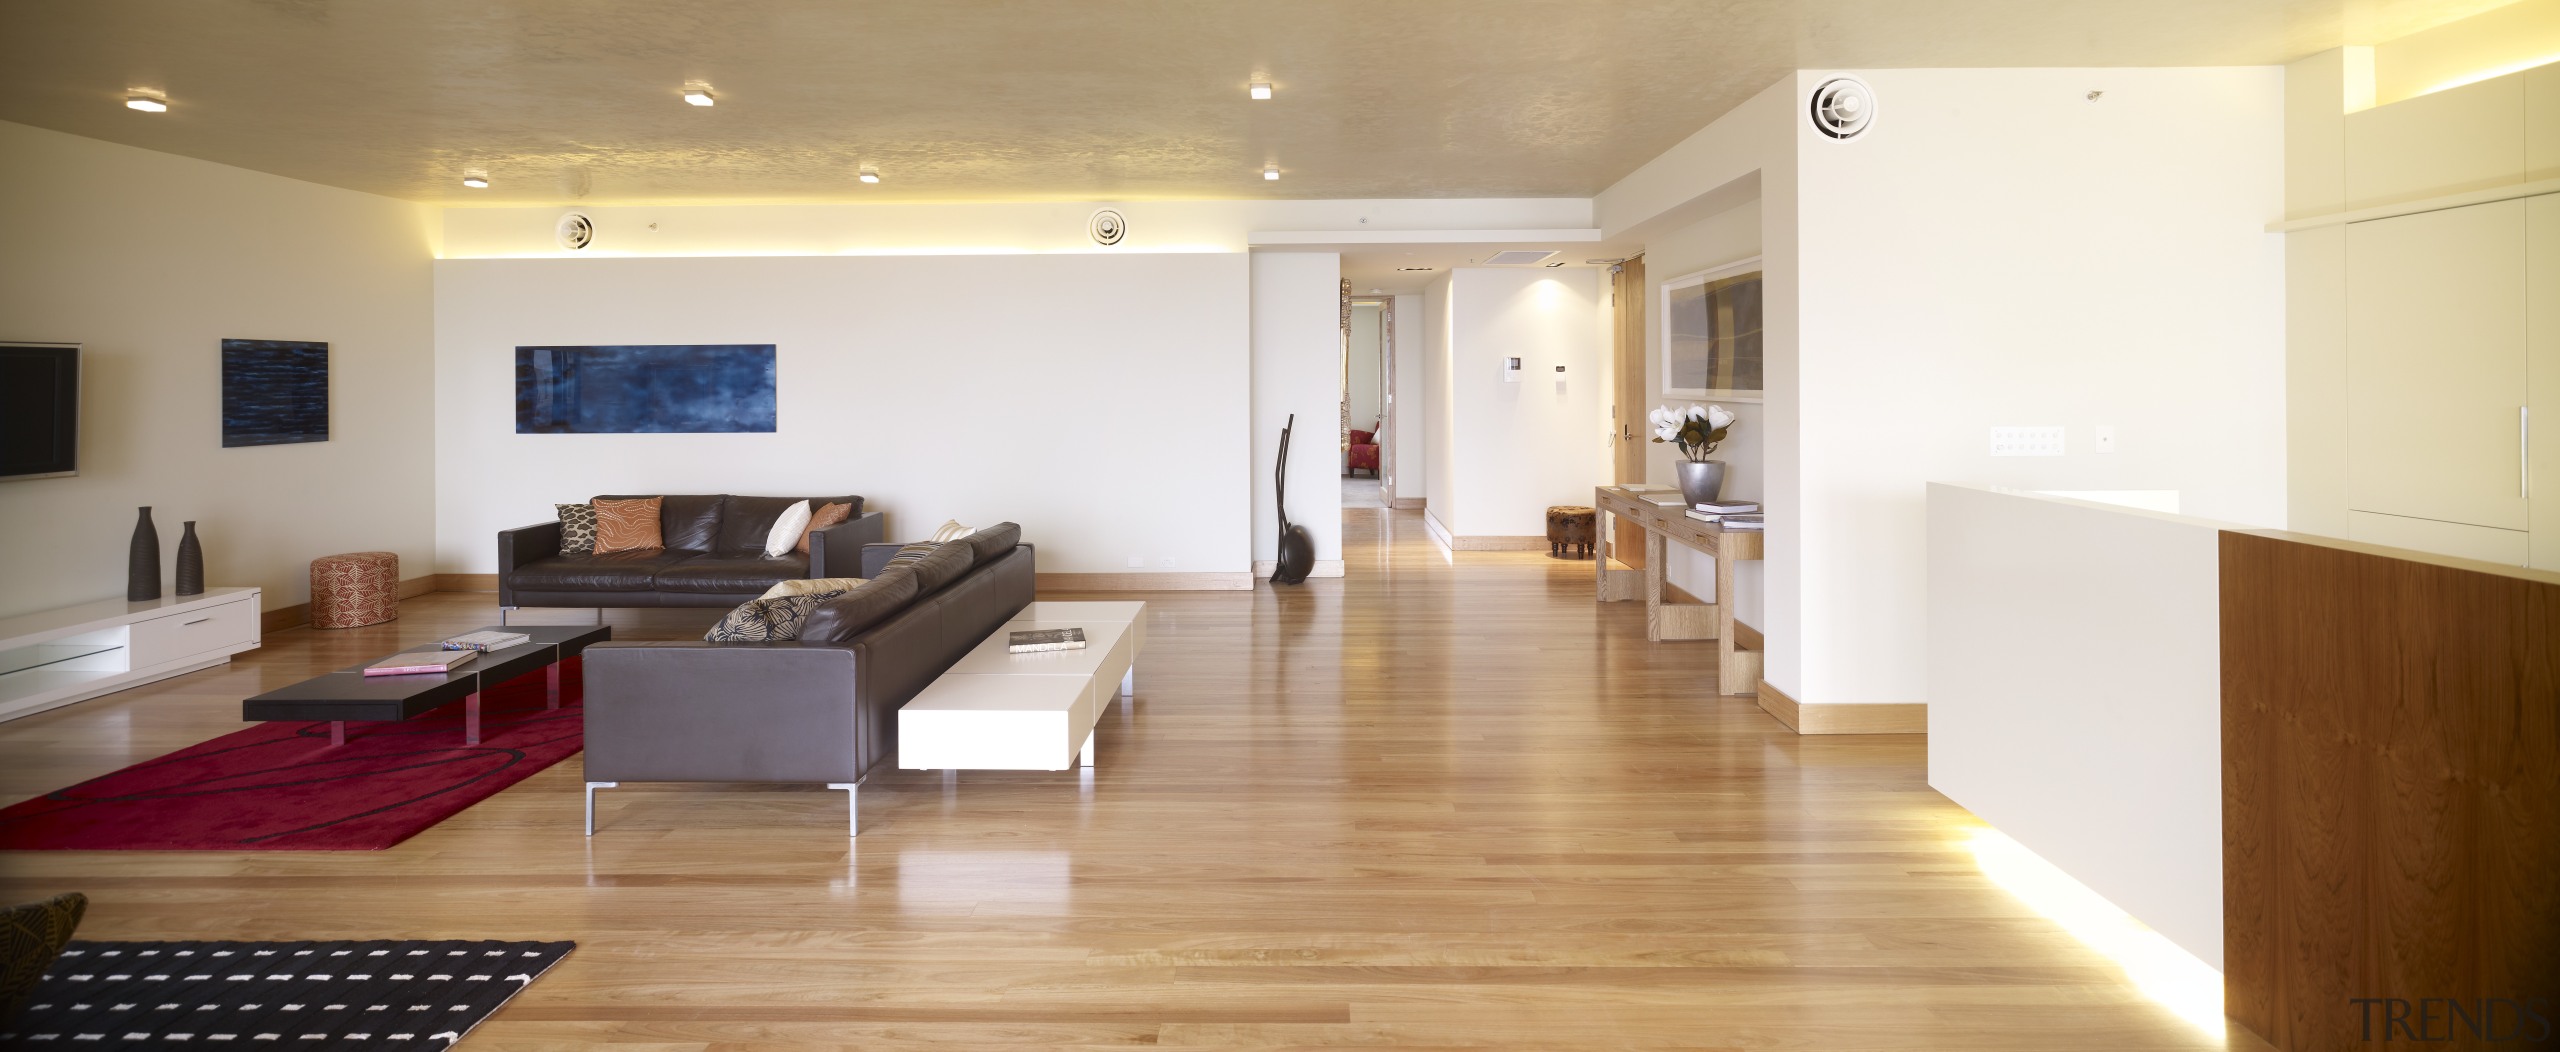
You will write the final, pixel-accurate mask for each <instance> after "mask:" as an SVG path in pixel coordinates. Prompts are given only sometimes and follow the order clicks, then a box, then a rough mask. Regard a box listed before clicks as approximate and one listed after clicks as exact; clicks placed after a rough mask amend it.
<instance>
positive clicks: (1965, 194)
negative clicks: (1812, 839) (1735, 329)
mask: <svg viewBox="0 0 2560 1052" xmlns="http://www.w3.org/2000/svg"><path fill="white" fill-rule="evenodd" d="M1862 75H1863V76H1864V77H1865V78H1866V80H1867V81H1868V83H1869V84H1871V85H1872V86H1873V87H1874V88H1875V90H1876V93H1877V96H1878V98H1879V100H1880V104H1879V112H1880V113H1881V114H1882V116H1881V118H1880V119H1879V120H1878V121H1877V123H1876V124H1875V126H1874V128H1873V129H1872V130H1871V131H1869V132H1868V133H1867V134H1866V135H1865V136H1863V137H1861V138H1859V139H1857V140H1855V141H1853V142H1849V143H1845V144H1844V143H1837V142H1833V141H1829V140H1824V139H1821V138H1819V137H1818V136H1817V135H1816V133H1814V132H1812V131H1811V130H1809V129H1804V128H1801V127H1800V128H1799V129H1798V132H1797V134H1798V136H1799V141H1800V144H1801V150H1800V155H1799V156H1800V173H1801V174H1800V183H1799V186H1798V190H1799V192H1800V193H1801V195H1802V211H1801V214H1800V216H1799V228H1798V237H1799V249H1800V251H1801V253H1802V258H1801V269H1800V274H1801V279H1802V282H1803V286H1802V288H1803V291H1802V303H1803V305H1804V311H1803V317H1802V333H1801V346H1800V350H1799V367H1800V369H1801V375H1800V377H1799V378H1798V380H1797V385H1796V386H1797V392H1796V403H1797V406H1796V408H1797V410H1798V412H1799V413H1800V414H1801V418H1800V422H1799V424H1798V429H1797V430H1798V435H1799V438H1800V441H1801V443H1802V452H1801V463H1800V466H1799V468H1798V470H1799V472H1800V478H1801V483H1802V486H1803V492H1802V496H1801V501H1802V503H1801V504H1800V505H1798V507H1800V509H1801V512H1800V513H1801V516H1802V523H1801V533H1800V536H1801V539H1802V545H1803V547H1802V550H1801V553H1800V554H1799V557H1798V559H1797V565H1799V566H1800V567H1801V572H1802V574H1803V577H1802V580H1801V582H1800V583H1799V585H1798V586H1797V587H1798V591H1799V598H1800V601H1801V603H1802V608H1801V618H1802V621H1801V626H1802V627H1801V630H1802V637H1801V638H1802V645H1803V652H1802V666H1801V677H1802V678H1801V681H1800V682H1798V683H1796V684H1792V685H1784V687H1783V689H1787V690H1788V692H1789V693H1790V694H1792V695H1794V696H1795V697H1796V699H1797V700H1798V701H1800V702H1804V703H1812V704H1819V703H1827V702H1910V701H1921V700H1926V698H1927V674H1926V670H1927V661H1926V653H1927V645H1926V643H1927V633H1926V632H1925V631H1923V630H1922V629H1921V625H1922V621H1923V613H1924V610H1925V605H1926V604H1925V584H1926V581H1927V574H1926V570H1925V564H1926V557H1925V542H1924V538H1925V533H1926V517H1925V511H1924V505H1925V501H1924V493H1925V489H1924V486H1925V484H1926V483H1927V482H1929V481H1931V480H1938V479H1951V480H1965V481H1977V482H1987V483H1995V484H2000V485H2007V486H2012V487H2017V488H2022V489H2073V490H2116V489H2137V490H2138V489H2173V490H2177V491H2179V492H2180V493H2181V495H2182V500H2183V504H2184V507H2185V508H2186V510H2188V511H2189V512H2191V513H2194V514H2197V515H2202V516H2207V517H2211V518H2218V519H2226V520H2231V521H2237V522H2243V523H2249V524H2253V525H2281V524H2282V523H2283V522H2284V510H2285V474H2284V326H2283V317H2284V260H2283V244H2282V241H2281V237H2280V236H2279V235H2270V234H2268V233H2266V232H2265V228H2266V225H2267V223H2269V222H2270V221H2272V220H2274V219H2277V218H2278V217H2280V216H2281V215H2282V214H2283V208H2284V167H2283V150H2284V134H2283V133H2284V127H2283V73H2282V70H2280V69H2278V68H2276V67H2255V68H2219V69H1998V70H1994V69H1979V70H1976V69H1941V70H1875V71H1869V72H1866V73H1864V74H1862ZM1814 76H1816V75H1814V74H1807V75H1806V77H1807V78H1808V79H1810V78H1812V77H1814ZM2093 90H2094V91H2103V92H2104V93H2105V94H2104V96H2103V97H2102V98H2101V99H2100V100H2098V101H2095V102H2092V101H2089V100H2088V99H2087V98H2086V96H2087V94H2088V93H2089V92H2090V91H2093ZM1799 123H1801V122H1799ZM2004 424H2061V425H2065V426H2067V427H2068V428H2069V436H2070V437H2069V448H2070V450H2071V453H2070V455H2068V456H2063V457H2009V458H1994V457H1991V456H1989V455H1988V450H1987V446H1988V434H1989V430H1990V428H1992V427H1993V426H1996V425H2004ZM2096 424H2111V425H2113V426H2114V427H2115V429H2116V433H2117V436H2118V437H2117V441H2118V449H2119V451H2118V452H2117V453H2115V454H2112V455H2096V454H2092V453H2091V452H2090V451H2089V450H2090V445H2089V443H2090V435H2091V427H2092V426H2093V425H2096ZM1773 430H1774V429H1773ZM1772 470H1773V471H1774V470H1775V469H1774V467H1773V469H1772ZM1774 540H1775V538H1773V541H1774ZM1773 555H1774V553H1773ZM1771 573H1772V577H1771V581H1770V588H1771V599H1770V601H1771V604H1772V605H1773V607H1774V606H1775V605H1776V604H1777V603H1778V601H1779V598H1778V593H1779V592H1780V591H1781V590H1783V589H1785V588H1786V587H1787V584H1786V583H1785V582H1783V581H1781V580H1780V579H1779V578H1778V576H1777V571H1776V569H1775V568H1774V567H1773V569H1772V571H1771ZM1773 649H1774V646H1773Z"/></svg>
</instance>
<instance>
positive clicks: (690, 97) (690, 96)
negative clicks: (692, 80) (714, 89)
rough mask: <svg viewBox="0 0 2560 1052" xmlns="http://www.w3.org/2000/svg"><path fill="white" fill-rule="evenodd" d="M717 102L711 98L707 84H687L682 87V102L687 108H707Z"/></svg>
mask: <svg viewBox="0 0 2560 1052" xmlns="http://www.w3.org/2000/svg"><path fill="white" fill-rule="evenodd" d="M718 101H719V100H718V99H714V98H712V97H711V85H709V84H687V85H685V86H684V102H685V105H687V106H709V105H711V104H713V103H715V102H718Z"/></svg>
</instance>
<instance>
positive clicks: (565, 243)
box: [554, 212, 596, 251]
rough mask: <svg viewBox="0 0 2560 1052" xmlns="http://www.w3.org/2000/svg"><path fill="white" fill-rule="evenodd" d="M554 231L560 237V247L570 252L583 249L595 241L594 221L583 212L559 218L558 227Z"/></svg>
mask: <svg viewBox="0 0 2560 1052" xmlns="http://www.w3.org/2000/svg"><path fill="white" fill-rule="evenodd" d="M554 231H555V232H556V233H558V234H559V235H560V247H562V248H565V249H569V250H571V251H576V250H578V249H582V248H585V247H587V246H588V245H591V244H594V243H595V240H596V224H595V221H594V220H592V219H589V218H587V216H586V213H583V212H571V213H569V214H567V215H564V216H561V217H560V225H559V226H558V227H556V228H554Z"/></svg>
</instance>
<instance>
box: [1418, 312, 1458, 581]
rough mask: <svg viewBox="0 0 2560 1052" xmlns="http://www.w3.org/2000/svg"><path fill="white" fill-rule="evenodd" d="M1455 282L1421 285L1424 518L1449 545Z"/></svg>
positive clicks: (1453, 508)
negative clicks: (1451, 343) (1452, 288)
mask: <svg viewBox="0 0 2560 1052" xmlns="http://www.w3.org/2000/svg"><path fill="white" fill-rule="evenodd" d="M1450 280H1451V279H1450V276H1449V275H1447V274H1441V275H1438V276H1436V277H1433V278H1432V279H1431V283H1430V284H1428V285H1425V286H1423V287H1422V432H1423V464H1424V477H1423V493H1424V498H1425V499H1424V501H1423V507H1422V516H1423V522H1424V523H1425V525H1428V526H1433V527H1435V532H1436V533H1437V534H1438V535H1440V536H1441V538H1442V540H1443V541H1444V542H1445V541H1446V540H1447V535H1448V531H1449V525H1448V524H1449V520H1450V519H1451V518H1453V517H1455V516H1456V515H1457V514H1458V492H1457V486H1456V479H1457V472H1456V470H1455V469H1454V468H1453V467H1452V466H1451V460H1452V454H1451V448H1452V446H1453V445H1454V441H1455V440H1454V436H1453V434H1452V431H1451V427H1452V422H1451V417H1452V414H1451V410H1450V404H1451V389H1450V383H1451V380H1452V379H1453V377H1452V375H1451V370H1450V362H1449V354H1450V346H1449V326H1450V318H1449V285H1450Z"/></svg>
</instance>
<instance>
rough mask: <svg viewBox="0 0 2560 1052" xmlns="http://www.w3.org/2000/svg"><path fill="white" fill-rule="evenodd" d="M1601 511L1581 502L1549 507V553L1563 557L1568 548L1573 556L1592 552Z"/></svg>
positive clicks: (1578, 556)
mask: <svg viewBox="0 0 2560 1052" xmlns="http://www.w3.org/2000/svg"><path fill="white" fill-rule="evenodd" d="M1599 519H1600V513H1599V512H1596V511H1593V510H1591V509H1590V508H1589V507H1586V506H1583V505H1580V504H1558V505H1556V506H1555V507H1552V508H1548V509H1547V554H1549V555H1553V556H1559V557H1563V556H1565V555H1566V551H1565V550H1566V549H1567V548H1571V549H1572V550H1573V552H1572V555H1571V557H1572V558H1576V559H1579V558H1583V557H1586V556H1588V555H1590V554H1591V545H1592V541H1593V538H1594V537H1595V536H1596V530H1597V528H1598V525H1599Z"/></svg>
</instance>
